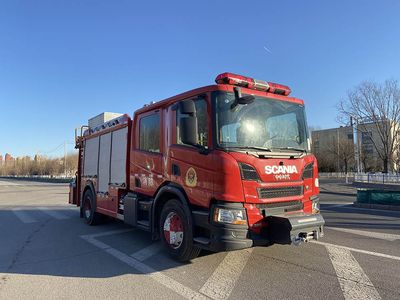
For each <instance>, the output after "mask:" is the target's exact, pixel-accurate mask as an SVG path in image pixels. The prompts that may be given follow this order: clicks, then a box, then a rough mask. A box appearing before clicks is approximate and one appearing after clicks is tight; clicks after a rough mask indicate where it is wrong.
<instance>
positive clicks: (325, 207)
mask: <svg viewBox="0 0 400 300" xmlns="http://www.w3.org/2000/svg"><path fill="white" fill-rule="evenodd" d="M322 204H323V205H324V204H325V203H322ZM348 205H353V202H349V203H341V204H325V205H324V207H323V208H322V207H321V210H325V209H329V208H335V207H344V206H348Z"/></svg>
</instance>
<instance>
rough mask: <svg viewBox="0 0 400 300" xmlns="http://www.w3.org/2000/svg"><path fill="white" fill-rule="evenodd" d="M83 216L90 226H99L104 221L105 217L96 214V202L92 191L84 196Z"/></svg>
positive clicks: (87, 191)
mask: <svg viewBox="0 0 400 300" xmlns="http://www.w3.org/2000/svg"><path fill="white" fill-rule="evenodd" d="M82 216H83V218H84V219H85V222H86V224H88V225H91V226H93V225H97V224H100V223H101V222H102V221H103V215H101V214H99V213H97V212H96V200H95V198H94V195H93V193H92V191H91V190H90V189H88V190H86V191H85V193H84V194H83V202H82Z"/></svg>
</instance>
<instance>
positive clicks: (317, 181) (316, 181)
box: [314, 178, 319, 187]
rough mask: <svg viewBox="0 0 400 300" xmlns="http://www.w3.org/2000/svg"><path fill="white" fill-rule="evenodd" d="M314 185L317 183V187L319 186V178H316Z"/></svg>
mask: <svg viewBox="0 0 400 300" xmlns="http://www.w3.org/2000/svg"><path fill="white" fill-rule="evenodd" d="M314 185H315V187H319V180H318V178H315V181H314Z"/></svg>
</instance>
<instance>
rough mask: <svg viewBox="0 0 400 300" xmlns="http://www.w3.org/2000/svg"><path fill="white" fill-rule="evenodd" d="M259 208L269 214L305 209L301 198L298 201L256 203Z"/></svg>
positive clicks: (266, 214)
mask: <svg viewBox="0 0 400 300" xmlns="http://www.w3.org/2000/svg"><path fill="white" fill-rule="evenodd" d="M256 206H257V208H258V209H259V210H260V212H261V213H262V214H263V216H268V215H279V214H283V213H286V212H291V211H297V210H301V209H303V203H302V202H301V201H299V200H296V201H284V202H273V203H261V204H256Z"/></svg>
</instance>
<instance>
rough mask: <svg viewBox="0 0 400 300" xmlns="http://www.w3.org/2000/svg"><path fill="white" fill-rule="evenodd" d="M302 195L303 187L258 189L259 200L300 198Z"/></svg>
mask: <svg viewBox="0 0 400 300" xmlns="http://www.w3.org/2000/svg"><path fill="white" fill-rule="evenodd" d="M302 194H303V186H286V187H277V188H259V189H258V197H259V198H260V199H270V198H282V197H293V196H301V195H302Z"/></svg>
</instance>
